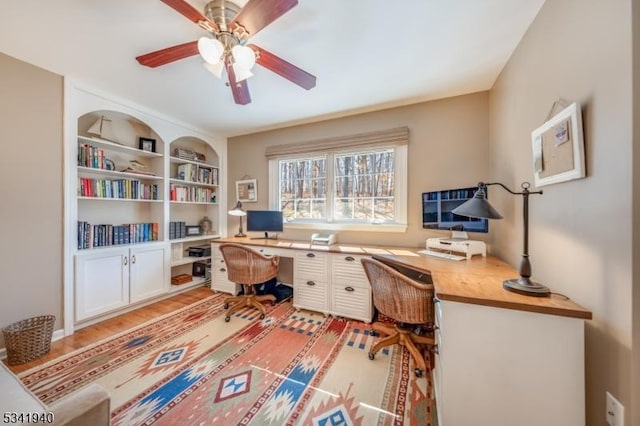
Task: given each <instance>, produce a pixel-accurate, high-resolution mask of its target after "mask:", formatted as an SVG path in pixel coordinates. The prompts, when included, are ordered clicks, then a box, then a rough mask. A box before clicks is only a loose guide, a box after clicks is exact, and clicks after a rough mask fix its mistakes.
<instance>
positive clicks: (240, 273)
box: [220, 243, 280, 322]
mask: <svg viewBox="0 0 640 426" xmlns="http://www.w3.org/2000/svg"><path fill="white" fill-rule="evenodd" d="M220 252H221V253H222V257H223V258H224V262H225V264H226V267H227V277H228V278H229V281H233V282H234V283H237V284H242V287H243V290H244V294H242V295H240V296H231V297H227V298H226V299H225V301H224V307H225V309H227V308H229V310H228V311H227V316H226V317H225V318H224V320H225V321H227V322H229V320H230V319H231V314H232V313H234V312H236V311H239V310H240V309H242V308H244V307H245V306H253V307H254V308H257V309H259V310H260V319H263V318H264V314H265V312H266V310H265V308H264V305H263V304H262V302H264V301H270V302H271V304H273V303H274V302H275V301H276V297H275V296H274V295H273V294H265V295H262V296H258V295H256V294H255V289H254V286H255V285H258V284H262V283H263V282H265V281H268V280H270V279H271V278H274V277H275V276H276V275H278V264H279V262H280V258H279V257H278V256H265V255H263V254H262V253H258V252H257V251H255V250H252V249H250V248H248V247H245V246H243V245H240V244H231V243H223V244H220Z"/></svg>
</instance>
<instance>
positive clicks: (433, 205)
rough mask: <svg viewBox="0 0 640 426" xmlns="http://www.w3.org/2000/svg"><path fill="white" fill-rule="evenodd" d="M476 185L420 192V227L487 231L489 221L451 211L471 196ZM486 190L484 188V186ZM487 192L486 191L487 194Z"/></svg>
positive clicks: (475, 189)
mask: <svg viewBox="0 0 640 426" xmlns="http://www.w3.org/2000/svg"><path fill="white" fill-rule="evenodd" d="M477 190H478V187H477V186H474V187H469V188H459V189H447V190H443V191H431V192H423V193H422V227H423V228H425V229H443V230H451V231H465V232H489V221H488V220H487V219H477V218H471V217H467V216H460V215H457V214H455V213H453V212H452V210H453V209H455V208H456V207H458V206H459V205H461V204H462V203H464V202H465V201H467V200H468V199H469V198H472V197H473V194H474V193H475V191H477ZM485 191H486V188H485ZM488 195H489V194H488V193H487V196H488Z"/></svg>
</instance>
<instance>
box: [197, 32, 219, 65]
mask: <svg viewBox="0 0 640 426" xmlns="http://www.w3.org/2000/svg"><path fill="white" fill-rule="evenodd" d="M198 52H200V56H202V59H204V60H205V61H207V62H208V63H210V64H217V63H218V62H220V58H222V54H223V53H224V46H223V45H222V43H220V42H219V41H218V40H216V39H215V38H210V37H200V38H199V39H198Z"/></svg>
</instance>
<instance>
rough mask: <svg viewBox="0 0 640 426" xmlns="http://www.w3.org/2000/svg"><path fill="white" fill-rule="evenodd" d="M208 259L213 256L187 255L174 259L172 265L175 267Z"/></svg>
mask: <svg viewBox="0 0 640 426" xmlns="http://www.w3.org/2000/svg"><path fill="white" fill-rule="evenodd" d="M208 259H211V256H201V257H195V256H185V257H183V258H182V259H180V260H174V261H173V262H171V266H172V267H173V266H180V265H188V264H190V263H195V262H202V261H205V260H208Z"/></svg>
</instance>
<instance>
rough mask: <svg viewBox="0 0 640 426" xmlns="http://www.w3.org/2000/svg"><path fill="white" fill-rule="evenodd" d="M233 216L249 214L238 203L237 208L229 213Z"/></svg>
mask: <svg viewBox="0 0 640 426" xmlns="http://www.w3.org/2000/svg"><path fill="white" fill-rule="evenodd" d="M228 213H229V214H230V215H231V216H246V215H247V212H246V211H244V209H243V208H242V203H241V202H240V201H238V202H237V203H236V206H235V207H234V208H232V209H231V210H229V212H228Z"/></svg>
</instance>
